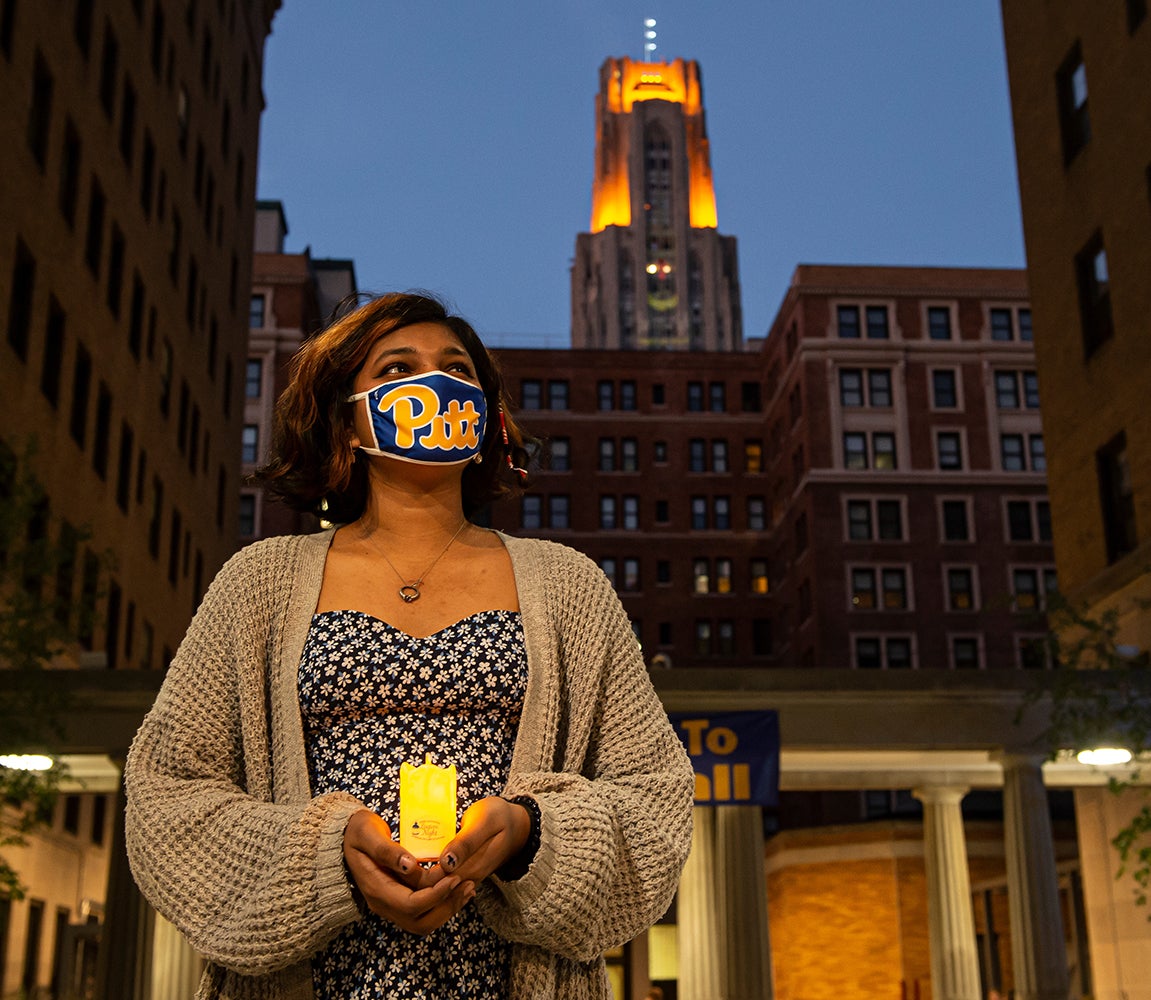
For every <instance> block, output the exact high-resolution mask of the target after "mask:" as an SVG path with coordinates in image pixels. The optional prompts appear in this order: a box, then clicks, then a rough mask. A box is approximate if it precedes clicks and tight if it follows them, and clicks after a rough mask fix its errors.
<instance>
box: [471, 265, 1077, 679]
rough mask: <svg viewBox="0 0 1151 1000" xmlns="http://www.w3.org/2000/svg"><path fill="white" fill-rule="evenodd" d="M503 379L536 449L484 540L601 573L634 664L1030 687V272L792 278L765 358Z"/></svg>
mask: <svg viewBox="0 0 1151 1000" xmlns="http://www.w3.org/2000/svg"><path fill="white" fill-rule="evenodd" d="M499 357H500V361H501V364H502V366H503V368H504V370H505V373H506V376H507V378H508V382H509V387H510V391H511V392H512V393H513V394H518V398H519V402H520V406H521V409H522V412H521V416H522V417H523V419H524V421H525V423H526V424H527V425H528V426H529V427H530V428H531V429H532V430H533V431H534V432H535V433H537V434H538V435H540V436H541V437H543V438H545V439H546V442H547V444H546V448H545V452H544V458H543V460H542V462H541V466H540V469H539V470H538V472H537V474H536V475H535V476H534V482H533V485H532V487H531V489H530V491H529V492H528V494H527V496H525V497H524V498H523V499H522V501H521V502H520V504H519V507H518V509H510V508H507V507H503V508H501V507H498V506H497V507H496V508H495V509H494V512H493V515H492V516H493V523H494V524H495V525H496V526H497V527H501V528H506V529H508V530H512V531H521V530H522V531H525V532H531V533H539V534H543V535H546V536H548V537H554V538H556V539H558V540H561V541H565V542H568V543H570V544H572V545H574V546H575V547H577V548H580V549H582V550H583V551H585V552H587V554H588V555H590V556H591V557H592V558H594V559H595V560H597V561H598V562H599V563H600V565H601V566H602V567H603V568H604V570H605V572H607V574H608V576H609V577H611V578H612V579H613V580H614V581H615V583H616V586H617V589H618V590H619V592H620V595H621V597H622V598H623V601H624V603H625V606H626V607H627V609H628V611H629V613H630V614H631V616H632V619H633V622H634V623H635V628H636V633H637V635H638V636H639V638H640V641H641V643H642V645H643V648H644V650H645V653H646V654H647V656H648V658H649V662H653V658H654V663H655V664H656V665H668V664H669V663H670V664H671V665H674V666H705V665H713V666H735V665H739V666H768V667H774V666H779V667H853V668H856V669H875V668H887V669H899V668H922V669H995V668H1000V667H1005V668H1010V667H1018V666H1032V665H1034V666H1039V665H1042V660H1041V652H1040V651H1039V649H1038V647H1037V646H1036V645H1035V644H1034V643H1033V640H1034V639H1035V638H1037V636H1038V635H1040V634H1041V633H1042V621H1041V619H1040V618H1038V617H1037V612H1039V611H1040V610H1041V608H1042V604H1043V600H1044V596H1045V594H1046V593H1048V592H1049V591H1050V590H1051V589H1052V588H1054V587H1055V578H1054V572H1053V561H1052V555H1051V535H1050V516H1049V512H1048V505H1047V497H1046V486H1045V479H1044V469H1045V460H1044V448H1043V432H1042V426H1041V422H1040V417H1039V409H1038V406H1039V396H1038V385H1037V380H1036V376H1035V368H1034V355H1033V346H1032V343H1031V329H1030V310H1029V306H1028V300H1027V289H1026V279H1025V276H1024V274H1023V272H1020V271H1004V270H969V269H950V268H863V267H814V266H802V267H800V268H799V269H797V271H796V274H795V278H794V280H793V282H792V285H791V287H790V289H789V290H788V292H787V295H786V297H785V299H784V302H783V305H782V307H781V309H780V312H779V314H778V316H777V319H776V321H775V323H774V324H773V326H772V329H771V331H770V333H769V335H768V337H767V338H766V340H765V341H763V342H762V345H761V350H760V351H758V352H750V351H748V352H651V351H611V352H603V351H586V350H585V351H581V350H573V351H530V350H504V351H500V352H499ZM927 623H930V626H928V625H927ZM1036 657H1039V659H1036Z"/></svg>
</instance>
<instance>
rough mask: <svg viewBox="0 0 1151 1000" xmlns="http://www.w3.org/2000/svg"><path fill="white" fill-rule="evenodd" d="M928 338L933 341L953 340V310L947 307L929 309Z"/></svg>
mask: <svg viewBox="0 0 1151 1000" xmlns="http://www.w3.org/2000/svg"><path fill="white" fill-rule="evenodd" d="M927 336H928V337H929V338H930V339H931V340H950V339H951V310H950V309H948V308H947V307H946V306H928V307H927Z"/></svg>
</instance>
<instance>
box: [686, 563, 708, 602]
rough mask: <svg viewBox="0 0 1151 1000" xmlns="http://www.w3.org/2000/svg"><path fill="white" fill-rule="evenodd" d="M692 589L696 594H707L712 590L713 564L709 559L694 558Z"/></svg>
mask: <svg viewBox="0 0 1151 1000" xmlns="http://www.w3.org/2000/svg"><path fill="white" fill-rule="evenodd" d="M691 589H692V593H695V594H707V593H709V592H710V591H711V565H710V563H709V562H708V560H706V559H693V560H692V563H691Z"/></svg>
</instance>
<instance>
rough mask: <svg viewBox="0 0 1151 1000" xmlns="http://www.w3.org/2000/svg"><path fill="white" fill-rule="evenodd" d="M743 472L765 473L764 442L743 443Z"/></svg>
mask: <svg viewBox="0 0 1151 1000" xmlns="http://www.w3.org/2000/svg"><path fill="white" fill-rule="evenodd" d="M743 470H744V472H763V442H762V441H745V442H744V443H743Z"/></svg>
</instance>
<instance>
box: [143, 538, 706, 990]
mask: <svg viewBox="0 0 1151 1000" xmlns="http://www.w3.org/2000/svg"><path fill="white" fill-rule="evenodd" d="M501 537H502V538H503V542H504V544H505V545H506V546H507V550H508V552H509V554H510V556H511V560H512V566H513V569H514V573H515V581H516V588H517V591H518V594H519V602H520V612H521V617H522V622H523V629H524V635H525V638H526V643H527V655H528V684H527V692H526V695H525V698H524V708H523V715H522V718H521V720H520V725H519V731H518V734H517V736H516V742H515V748H514V751H513V756H512V764H511V776H510V778H509V780H508V784H507V788H506V789H505V793H504V794H506V795H517V794H531V795H532V796H534V797H535V798H536V800H537V801H538V802H539V805H540V810H541V813H542V824H541V834H542V836H541V842H540V848H539V852H538V853H537V855H536V858H535V861H534V862H533V864H532V866H531V868H530V870H529V871H528V873H527V874H526V875H524V877H523V878H521V879H518V880H516V881H513V882H502V881H500V880H499V879H496V878H495V877H493V878H491V879H489V880H488V881H487V882H486V883H484V884H481V886H480V887H479V893H478V895H477V899H476V901H477V904H478V905H479V907H480V910H481V913H482V915H483V918H484V920H485V921H486V922H487V923H488V924H489V925H490V926H491V927H492V928H494V929H495V930H496V931H497V932H498V933H499V934H501V935H502V936H503V937H505V938H507V939H508V940H510V941H512V942H513V948H512V965H511V990H510V996H511V997H512V998H514V1000H523V998H543V997H556V998H563V1000H569V998H570V1000H577V998H579V1000H584V998H586V1000H606V998H607V997H609V996H610V990H609V987H608V984H607V979H606V975H605V972H604V965H603V960H602V958H601V957H600V956H601V955H602V954H603V952H604V951H605V950H607V949H608V948H611V947H614V946H616V945H618V944H620V943H622V942H624V941H628V940H630V939H631V938H633V937H634V936H635V935H637V934H638V933H640V932H641V931H642V930H643V929H644V928H645V927H647V926H648V925H650V924H651V923H653V922H654V921H655V920H657V919H659V917H660V916H661V915H662V914H663V912H664V911H665V910H666V908H667V906H668V905H669V903H670V901H671V898H672V895H673V893H674V891H675V888H676V884H677V882H678V878H679V874H680V870H681V869H682V866H683V863H684V861H685V859H686V856H687V851H688V848H689V844H690V839H691V801H692V786H693V779H692V772H691V767H690V764H689V763H688V760H687V757H686V755H685V753H684V751H683V748H682V746H681V744H680V742H679V740H678V738H677V737H676V735H675V733H674V731H673V730H672V728H671V726H670V724H669V723H668V720H667V716H666V714H665V713H664V711H663V709H662V706H661V705H660V702H659V699H658V698H657V696H656V694H655V691H654V690H653V688H652V686H651V683H650V681H649V679H648V676H647V672H646V669H645V667H644V664H643V660H642V657H641V655H640V651H639V648H638V645H637V643H636V641H635V638H634V636H633V633H632V631H631V627H630V625H629V624H628V621H627V617H626V615H625V613H624V611H623V608H622V607H621V605H620V603H619V600H618V598H617V597H616V595H615V592H614V591H613V590H612V588H611V585H610V584H609V583H608V581H607V579H606V578H605V576H604V575H603V573H602V572H600V570H599V568H598V567H597V566H595V564H594V563H592V562H591V560H589V559H588V558H587V557H585V556H583V555H581V554H579V553H578V552H576V551H574V550H573V549H569V548H567V547H565V546H562V545H557V544H555V543H553V542H546V541H540V540H535V539H518V538H511V537H507V536H501ZM330 541H331V532H324V533H321V534H318V535H309V536H285V537H280V538H270V539H266V540H265V541H262V542H257V543H256V544H254V545H251V546H249V547H248V548H246V549H244V550H243V551H242V552H240V553H238V554H237V555H236V556H234V557H233V558H232V559H231V560H229V562H228V563H227V565H225V566H224V567H223V568H222V569H221V571H220V573H219V574H218V576H217V577H216V579H215V580H214V581H213V583H212V586H211V587H210V588H209V591H208V594H207V596H206V597H205V598H204V601H203V603H202V605H201V607H200V609H199V611H198V612H197V614H196V617H195V619H194V620H193V622H192V624H191V626H190V628H189V630H188V633H187V635H186V636H185V638H184V641H183V642H182V643H181V644H180V648H179V650H178V651H177V653H176V656H175V658H174V660H173V661H172V665H171V668H170V669H169V672H168V675H167V677H166V679H165V681H164V685H163V687H162V689H161V691H160V694H159V696H158V698H157V699H156V703H155V705H154V706H153V708H152V710H151V711H150V712H149V713H148V716H147V717H146V718H145V720H144V723H143V725H142V726H141V728H140V731H139V732H138V733H137V735H136V739H135V741H134V743H133V745H132V749H131V752H130V754H129V756H128V762H127V767H126V773H125V780H126V785H127V795H128V808H127V818H126V822H127V838H128V842H127V846H128V855H129V859H130V861H131V864H132V870H133V873H134V875H135V878H136V881H137V883H138V884H139V886H140V889H141V891H142V892H143V893H144V895H145V897H146V898H147V899H148V900H149V902H150V903H151V904H152V905H153V906H154V907H155V908H156V909H157V910H158V911H159V912H160V913H161V914H163V915H164V916H165V917H167V918H168V919H169V920H170V921H172V923H174V924H175V925H176V926H177V927H178V928H179V929H180V930H181V931H182V932H183V933H184V934H185V936H186V937H187V939H188V941H189V942H190V943H191V945H192V947H193V948H195V949H196V950H197V951H198V952H200V953H201V954H203V955H204V956H206V958H207V959H208V962H209V965H208V968H207V971H206V972H205V975H204V979H203V981H202V982H201V985H200V990H199V993H198V994H197V997H198V998H202V1000H311V998H312V976H311V964H310V957H311V956H312V955H314V954H315V953H316V951H317V950H318V949H320V948H321V947H322V946H323V945H325V944H326V943H327V942H328V941H329V940H331V939H332V938H333V937H334V936H335V935H336V934H337V933H338V932H339V930H340V929H341V928H342V927H344V926H345V925H347V924H348V923H350V922H352V921H354V920H357V919H358V918H359V913H358V911H357V909H356V905H355V903H354V902H353V900H352V895H351V892H350V889H349V886H348V883H347V880H346V878H345V876H344V868H343V854H342V841H343V833H344V827H345V825H346V824H347V821H348V818H349V817H350V816H351V814H352V813H353V812H354V811H355V810H357V809H359V808H362V805H361V803H360V802H359V801H358V800H356V799H355V798H353V797H352V796H351V795H348V794H344V793H333V794H328V795H321V796H318V797H314V796H313V795H312V793H311V791H310V789H309V785H308V769H307V761H306V757H305V753H304V736H303V726H302V723H301V720H300V708H299V703H298V700H297V670H298V667H299V662H300V655H301V652H302V650H303V646H304V639H305V636H306V634H307V631H308V625H309V623H310V621H311V618H312V614H313V612H314V611H315V608H316V603H317V600H318V598H319V593H320V584H321V581H322V578H323V571H324V561H325V558H326V554H327V550H328V546H329V543H330Z"/></svg>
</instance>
